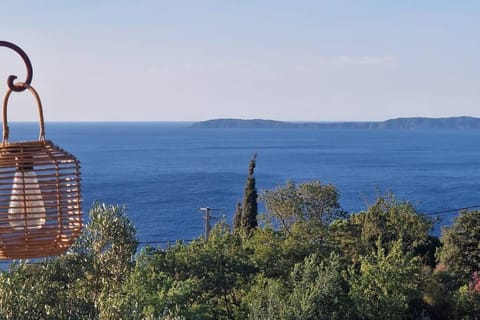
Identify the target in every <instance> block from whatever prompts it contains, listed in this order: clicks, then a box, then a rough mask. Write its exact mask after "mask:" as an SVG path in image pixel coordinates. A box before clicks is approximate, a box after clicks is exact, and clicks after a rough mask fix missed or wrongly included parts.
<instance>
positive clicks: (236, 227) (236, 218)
mask: <svg viewBox="0 0 480 320" xmlns="http://www.w3.org/2000/svg"><path fill="white" fill-rule="evenodd" d="M241 229H242V204H241V203H240V201H238V202H237V208H236V210H235V214H234V215H233V231H234V232H239V231H240V230H241Z"/></svg>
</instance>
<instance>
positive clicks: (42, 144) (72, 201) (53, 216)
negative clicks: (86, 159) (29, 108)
mask: <svg viewBox="0 0 480 320" xmlns="http://www.w3.org/2000/svg"><path fill="white" fill-rule="evenodd" d="M23 85H24V86H25V87H26V88H27V89H28V90H29V91H30V92H31V93H32V94H33V96H34V97H35V99H36V102H37V105H38V111H39V116H40V138H39V140H38V141H22V142H9V141H8V137H9V128H8V124H7V104H8V100H9V97H10V94H11V93H12V90H8V91H7V93H6V94H5V98H4V100H3V142H2V144H1V146H0V259H26V258H38V257H46V256H54V255H59V254H62V253H64V252H65V251H66V250H67V249H68V248H69V247H70V246H71V244H72V243H73V241H74V240H75V239H76V238H77V237H78V236H79V234H80V232H81V229H82V212H81V195H80V162H79V161H78V160H77V159H76V158H75V157H74V156H73V155H71V154H69V153H68V152H66V151H65V150H63V149H61V148H59V147H58V146H56V145H55V144H53V143H52V142H51V141H49V140H45V130H44V121H43V110H42V104H41V101H40V98H39V96H38V94H37V92H36V91H35V89H33V87H31V86H30V85H27V84H23Z"/></svg>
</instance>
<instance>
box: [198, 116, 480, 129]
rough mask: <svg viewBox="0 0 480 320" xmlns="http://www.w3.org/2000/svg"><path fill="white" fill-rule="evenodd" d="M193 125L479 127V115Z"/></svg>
mask: <svg viewBox="0 0 480 320" xmlns="http://www.w3.org/2000/svg"><path fill="white" fill-rule="evenodd" d="M192 127H193V128H245V129H248V128H311V129H399V130H417V129H456V130H458V129H460V130H465V129H480V118H474V117H448V118H423V117H414V118H396V119H389V120H386V121H361V122H354V121H351V122H285V121H275V120H264V119H249V120H244V119H212V120H207V121H200V122H195V123H194V124H192Z"/></svg>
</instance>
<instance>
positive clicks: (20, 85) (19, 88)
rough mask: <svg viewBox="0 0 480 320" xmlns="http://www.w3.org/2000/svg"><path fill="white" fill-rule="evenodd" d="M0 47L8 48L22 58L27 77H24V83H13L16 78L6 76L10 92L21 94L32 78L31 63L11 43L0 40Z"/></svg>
mask: <svg viewBox="0 0 480 320" xmlns="http://www.w3.org/2000/svg"><path fill="white" fill-rule="evenodd" d="M0 47H6V48H9V49H12V50H13V51H15V52H16V53H18V54H19V55H20V57H22V59H23V62H24V63H25V67H26V68H27V76H26V79H25V81H23V82H17V83H15V82H14V81H15V80H16V79H17V76H14V75H10V76H8V79H7V85H8V87H9V88H10V89H11V90H13V91H16V92H21V91H24V90H26V89H27V88H28V86H29V85H30V84H31V82H32V77H33V68H32V63H31V62H30V59H29V58H28V56H27V54H26V53H25V51H23V50H22V49H21V48H20V47H19V46H17V45H16V44H13V43H11V42H8V41H2V40H0Z"/></svg>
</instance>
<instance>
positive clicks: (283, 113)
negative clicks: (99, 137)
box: [0, 0, 480, 121]
mask: <svg viewBox="0 0 480 320" xmlns="http://www.w3.org/2000/svg"><path fill="white" fill-rule="evenodd" d="M479 19H480V1H462V0H458V1H439V0H437V1H433V0H431V1H428V0H425V1H422V0H416V1H413V0H411V1H409V0H405V1H397V0H396V1H390V0H383V1H381V0H376V1H374V0H350V1H342V0H336V1H333V0H332V1H322V0H317V1H306V0H291V1H284V0H276V1H273V0H270V1H266V0H265V1H254V0H236V1H234V0H216V1H214V0H190V1H182V0H175V1H161V0H158V1H146V0H137V1H122V0H115V1H114V0H96V1H93V0H81V1H80V0H77V1H74V0H71V1H60V0H58V1H48V0H45V1H34V0H24V1H15V0H6V1H2V6H1V10H0V39H1V40H7V41H12V42H15V43H16V44H18V45H19V46H21V47H22V48H23V49H24V50H25V51H26V52H27V53H28V54H29V56H30V58H31V60H32V63H33V65H34V72H35V74H34V79H33V83H32V84H33V85H34V86H35V88H36V89H37V90H38V91H39V93H40V95H41V97H42V100H43V103H44V108H45V117H46V119H47V121H197V120H206V119H211V118H222V117H229V118H230V117H231V118H267V119H277V120H292V121H339V120H348V121H351V120H354V121H360V120H384V119H388V118H395V117H408V116H431V117H444V116H458V115H470V116H476V117H480V107H479V101H480V90H479V89H480V41H479V40H478V39H479V34H480V24H479V23H478V21H479ZM9 74H17V75H18V76H19V78H23V76H24V69H23V66H22V64H21V61H20V59H19V58H17V57H16V56H14V54H13V53H12V52H10V51H8V50H7V49H5V48H0V77H3V78H4V79H6V77H7V75H9ZM4 91H5V80H1V82H0V93H1V94H3V92H4ZM32 103H33V101H32V100H31V98H30V97H29V96H28V95H27V94H26V93H23V94H17V95H15V96H14V97H12V99H11V103H10V105H11V108H10V109H9V119H12V120H27V121H28V120H35V119H36V114H35V109H32V107H31V104H32Z"/></svg>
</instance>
